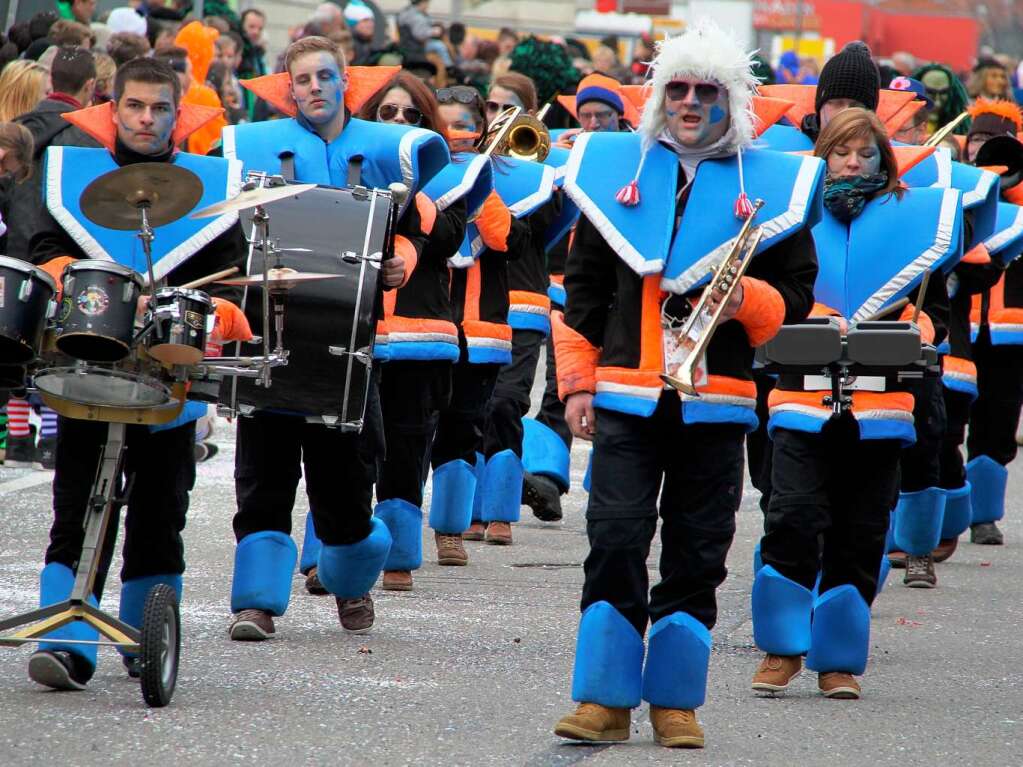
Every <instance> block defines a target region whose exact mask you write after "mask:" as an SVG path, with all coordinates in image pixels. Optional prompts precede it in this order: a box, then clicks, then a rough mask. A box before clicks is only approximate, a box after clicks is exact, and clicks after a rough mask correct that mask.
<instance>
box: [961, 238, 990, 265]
mask: <svg viewBox="0 0 1023 767" xmlns="http://www.w3.org/2000/svg"><path fill="white" fill-rule="evenodd" d="M962 263H964V264H990V263H991V254H990V253H988V252H987V248H985V247H984V243H980V244H979V245H975V246H974V247H972V248H970V251H969V252H968V253H967V254H966V255H965V256H963V258H962Z"/></svg>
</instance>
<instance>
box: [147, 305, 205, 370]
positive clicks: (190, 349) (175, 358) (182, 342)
mask: <svg viewBox="0 0 1023 767" xmlns="http://www.w3.org/2000/svg"><path fill="white" fill-rule="evenodd" d="M151 316H152V317H153V322H154V323H155V325H156V328H154V330H153V332H151V333H150V334H149V336H147V338H146V346H147V349H148V352H149V356H150V357H152V358H153V359H157V360H159V361H160V362H166V363H167V364H169V365H195V364H197V363H199V362H200V361H201V360H202V358H203V354H204V353H205V351H206V338H207V336H208V335H209V331H210V330H211V327H210V326H211V325H212V322H213V319H214V317H215V316H216V315H215V314H214V311H213V301H212V299H210V297H209V296H208V295H206V294H205V293H203V292H202V291H201V290H189V289H188V288H162V289H160V290H158V291H156V310H155V312H151Z"/></svg>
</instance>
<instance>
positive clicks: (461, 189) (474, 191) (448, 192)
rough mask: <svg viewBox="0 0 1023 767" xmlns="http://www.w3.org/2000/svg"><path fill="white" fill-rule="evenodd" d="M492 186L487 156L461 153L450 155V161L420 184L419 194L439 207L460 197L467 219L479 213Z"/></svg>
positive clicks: (490, 169) (491, 173)
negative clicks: (421, 188)
mask: <svg viewBox="0 0 1023 767" xmlns="http://www.w3.org/2000/svg"><path fill="white" fill-rule="evenodd" d="M493 189H494V173H493V169H492V166H491V164H490V159H489V158H487V157H484V156H483V155H479V154H469V153H465V152H463V153H459V154H456V155H454V156H453V157H452V158H451V162H450V163H448V164H447V165H445V166H444V167H443V168H442V169H441V170H440V172H439V173H438V174H437V175H436V176H434V177H433V178H432V179H430V180H429V181H428V182H427V183H426V184H424V185H423V193H424V194H425V195H426V196H427V197H429V198H430V199H431V200H433V201H434V203H435V204H436V205H437V208H438V209H440V210H444V209H445V208H447V207H448V206H449V205H451V203H453V202H456V201H457V200H461V199H464V200H465V203H466V207H467V209H468V211H469V219H470V220H472V219H474V218H476V216H478V215H479V212H480V208H482V207H483V203H484V202H486V201H487V197H489V196H490V193H491V192H492V191H493Z"/></svg>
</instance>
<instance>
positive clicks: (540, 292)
mask: <svg viewBox="0 0 1023 767" xmlns="http://www.w3.org/2000/svg"><path fill="white" fill-rule="evenodd" d="M489 95H490V99H489V100H488V101H487V119H488V120H490V121H493V120H494V119H495V118H496V117H497V116H498V115H499V114H500V113H501V112H502V111H504V110H505V109H507V108H508V107H512V106H516V107H519V108H520V109H522V113H523V114H527V115H534V114H536V111H537V107H538V103H537V96H536V86H535V85H534V84H533V81H532V80H530V79H529V78H528V77H526V76H525V75H522V74H519V73H517V72H509V73H507V74H504V75H501V76H500V77H497V78H495V79H494V82H493V84H492V85H491V88H490V94H489ZM498 162H499V163H500V164H499V165H498V167H497V168H495V179H496V183H497V185H498V193H499V194H501V193H502V192H503V193H504V198H505V202H506V204H508V205H509V206H512V205H513V204H514V199H512V198H509V196H508V195H509V192H508V191H506V190H507V189H508V187H509V186H514V185H515V184H516V183H517V182H518V179H519V178H520V177H521V176H523V174H522V171H521V170H520V167H516V166H512V167H511V168H507V167H506V164H505V161H498ZM539 167H540V168H541V169H542V170H543V171H544V172H545V173H547V171H548V170H549V171H550V174H549V175H550V183H551V184H553V168H548V166H539ZM528 178H529V177H524V178H523V182H524V183H532V180H531V179H529V180H527V179H528ZM544 184H545V185H546V182H544ZM543 192H544V193H545V194H546V195H547V196H549V197H550V200H549V201H546V202H544V204H542V205H533V206H532V207H533V210H532V211H531V212H529V213H528V215H526V214H525V213H523V212H522V211H521V210H518V209H517V210H516V211H515V213H514V215H515V217H516V218H519V219H521V220H522V221H524V222H525V223H527V224H528V226H529V236H528V237H526V238H525V239H524V240H523V242H522V248H521V249H520V250H519V251H518V252H516V253H515V254H514V256H513V257H512V258H510V259H509V261H508V288H509V294H508V301H509V310H508V324H509V325H510V326H511V329H512V348H511V361H510V362H509V363H508V364H506V365H504V366H503V367H502V368H501V372H500V374H499V375H498V378H497V382H496V383H495V384H494V392H493V394H492V395H491V397H490V399H489V401H488V403H487V406H486V416H485V421H484V431H483V456H484V460H485V461H486V465H485V468H484V469H483V471H484V477H485V481H484V483H483V484H482V485H481V486H480V487H479V488H478V489H477V491H478V492H481V493H482V497H481V499H480V502H479V503H480V513H481V515H482V520H481V521H480V522H477V523H476V525H477V528H476V529H475V530H470V532H469V534H470V536H474V533H475V535H476V536H478V535H479V533H480V532H481V531H480V529H479V527H480V526H482V525H483V524H485V525H486V529H485V531H483V538H484V540H486V542H487V543H492V544H496V545H503V546H508V545H511V543H512V528H511V524H512V523H513V522H517V521H518V519H519V510H520V507H521V505H522V488H523V477H524V471H523V467H522V458H523V455H522V451H523V434H524V428H525V427H524V425H523V423H522V419H523V417H524V416H525V415H526V413H528V412H529V408H530V404H531V401H530V392H531V391H532V389H533V378H534V377H535V376H536V364H537V362H538V361H539V359H540V347H541V346H543V343H544V340H545V339H546V337H547V336H548V335H549V334H550V307H551V300H550V298H549V297H548V296H547V288H548V286H549V285H550V278H549V277H548V273H547V259H546V252H545V251H546V244H547V242H546V233H547V230H548V229H549V228H550V227H551V226H552V225H553V224H554V220H555V218H556V216H557V215H558V214H559V213H560V211H561V194H560V192H558V193H555V194H554V195H553V196H552V195H551V194H550V192H549V191H547V189H546V187H545V189H544V190H543ZM510 193H511V194H512V195H513V197H514V198H517V199H519V200H522V199H523V197H522V196H521V195H520V193H519V191H518V190H517V189H514V188H513V189H512V190H510Z"/></svg>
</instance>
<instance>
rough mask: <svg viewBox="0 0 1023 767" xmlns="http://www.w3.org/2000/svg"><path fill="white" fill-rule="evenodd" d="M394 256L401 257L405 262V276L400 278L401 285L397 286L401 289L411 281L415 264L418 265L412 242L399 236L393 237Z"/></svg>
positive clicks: (417, 257) (417, 256)
mask: <svg viewBox="0 0 1023 767" xmlns="http://www.w3.org/2000/svg"><path fill="white" fill-rule="evenodd" d="M394 255H396V256H401V257H402V258H403V259H404V260H405V276H404V277H402V278H401V285H399V286H398V287H399V288H403V287H405V286H406V285H408V281H409V280H410V279H412V272H414V271H415V270H416V264H418V263H419V255H418V254H417V253H416V246H415V245H413V244H412V241H411V240H409V239H408V238H407V237H402V236H401V235H400V234H396V235H395V236H394Z"/></svg>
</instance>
